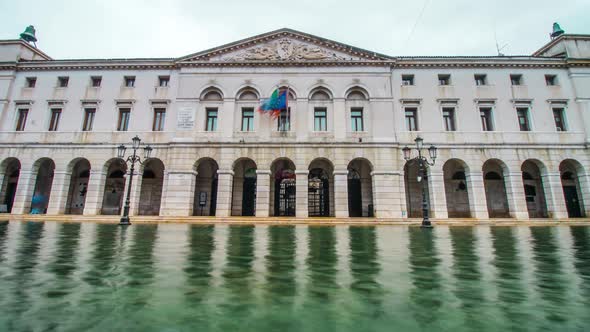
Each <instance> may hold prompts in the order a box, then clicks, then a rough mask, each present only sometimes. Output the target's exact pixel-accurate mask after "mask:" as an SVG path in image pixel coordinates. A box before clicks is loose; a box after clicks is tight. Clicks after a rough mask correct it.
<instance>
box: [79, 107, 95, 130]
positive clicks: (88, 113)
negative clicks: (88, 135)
mask: <svg viewBox="0 0 590 332" xmlns="http://www.w3.org/2000/svg"><path fill="white" fill-rule="evenodd" d="M95 113H96V108H85V109H84V123H83V124H82V131H91V130H92V125H93V124H94V114H95Z"/></svg>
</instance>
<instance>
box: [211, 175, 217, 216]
mask: <svg viewBox="0 0 590 332" xmlns="http://www.w3.org/2000/svg"><path fill="white" fill-rule="evenodd" d="M216 209H217V177H215V178H214V179H213V181H211V207H210V208H209V215H210V216H215V210H216Z"/></svg>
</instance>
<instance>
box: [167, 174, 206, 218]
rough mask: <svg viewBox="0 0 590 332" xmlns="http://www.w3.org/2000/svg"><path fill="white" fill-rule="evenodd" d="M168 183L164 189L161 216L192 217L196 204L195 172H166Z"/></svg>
mask: <svg viewBox="0 0 590 332" xmlns="http://www.w3.org/2000/svg"><path fill="white" fill-rule="evenodd" d="M166 174H167V176H168V181H167V182H166V185H165V186H164V187H163V188H162V190H163V191H164V193H165V196H164V197H162V201H163V202H162V205H161V207H162V209H161V210H160V215H161V216H179V217H180V216H182V217H187V216H192V215H193V206H194V202H195V182H196V177H197V172H195V171H192V170H190V171H175V170H169V171H166Z"/></svg>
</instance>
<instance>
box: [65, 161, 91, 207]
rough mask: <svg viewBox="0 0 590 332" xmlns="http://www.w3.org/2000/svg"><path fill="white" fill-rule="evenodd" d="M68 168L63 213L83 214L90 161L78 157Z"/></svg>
mask: <svg viewBox="0 0 590 332" xmlns="http://www.w3.org/2000/svg"><path fill="white" fill-rule="evenodd" d="M68 168H69V169H71V175H70V187H69V189H68V197H67V201H66V208H65V214H83V213H84V205H85V204H86V193H87V192H88V180H89V179H90V162H89V161H88V160H86V159H84V158H79V159H76V160H73V161H72V162H71V163H70V166H69V167H68Z"/></svg>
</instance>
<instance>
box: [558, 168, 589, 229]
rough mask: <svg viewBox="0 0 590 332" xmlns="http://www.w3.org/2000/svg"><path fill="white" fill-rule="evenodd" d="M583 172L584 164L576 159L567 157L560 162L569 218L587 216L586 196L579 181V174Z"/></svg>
mask: <svg viewBox="0 0 590 332" xmlns="http://www.w3.org/2000/svg"><path fill="white" fill-rule="evenodd" d="M583 172H584V169H583V168H582V165H581V164H580V163H579V162H577V161H575V160H572V159H566V160H564V161H562V162H561V164H559V173H560V174H561V185H562V187H563V196H564V198H565V206H566V208H567V215H568V217H569V218H581V217H584V216H585V213H584V201H583V197H584V196H583V194H582V190H581V186H580V181H579V175H580V174H582V173H583Z"/></svg>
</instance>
